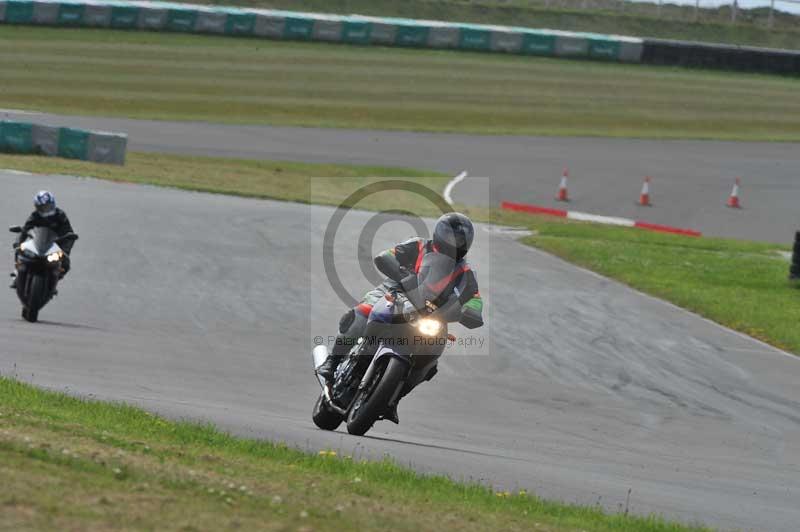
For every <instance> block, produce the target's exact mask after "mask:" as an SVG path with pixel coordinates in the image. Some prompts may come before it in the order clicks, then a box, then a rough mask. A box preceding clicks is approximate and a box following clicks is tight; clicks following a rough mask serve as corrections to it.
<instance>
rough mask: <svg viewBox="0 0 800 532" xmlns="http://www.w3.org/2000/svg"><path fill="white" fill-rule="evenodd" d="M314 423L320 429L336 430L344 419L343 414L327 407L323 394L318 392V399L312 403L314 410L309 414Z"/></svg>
mask: <svg viewBox="0 0 800 532" xmlns="http://www.w3.org/2000/svg"><path fill="white" fill-rule="evenodd" d="M311 419H313V420H314V424H315V425H316V426H318V427H319V428H321V429H322V430H336V428H337V427H338V426H339V425H341V424H342V421H344V416H343V415H341V414H339V413H338V412H334V411H333V410H331V409H329V408H328V405H327V404H326V399H325V394H319V399H317V403H316V404H315V405H314V412H313V413H312V414H311Z"/></svg>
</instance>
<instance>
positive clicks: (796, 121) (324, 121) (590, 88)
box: [0, 26, 800, 141]
mask: <svg viewBox="0 0 800 532" xmlns="http://www.w3.org/2000/svg"><path fill="white" fill-rule="evenodd" d="M0 40H2V41H3V42H4V44H5V45H4V46H3V47H2V48H0V71H2V72H3V82H2V83H0V108H17V109H29V110H38V111H53V112H58V113H65V114H87V115H104V116H128V117H135V118H153V119H164V120H169V119H175V120H207V121H214V122H229V123H230V122H234V123H250V124H276V125H301V126H324V127H352V128H377V129H406V130H423V131H458V132H470V133H496V134H535V135H569V136H572V135H587V136H620V137H652V138H707V139H711V138H717V139H747V140H787V141H796V140H800V79H791V78H781V77H775V76H764V75H753V74H734V73H726V72H704V71H699V70H686V69H675V68H656V67H646V66H640V65H620V64H607V63H599V62H588V61H567V60H559V59H544V58H532V57H520V56H499V55H493V54H480V53H463V52H447V51H423V50H407V49H396V48H370V47H355V46H341V45H339V46H337V45H327V44H314V43H289V42H274V41H265V40H255V39H231V38H224V37H210V36H193V35H176V34H157V33H141V32H122V31H105V30H68V29H50V28H29V27H12V26H0Z"/></svg>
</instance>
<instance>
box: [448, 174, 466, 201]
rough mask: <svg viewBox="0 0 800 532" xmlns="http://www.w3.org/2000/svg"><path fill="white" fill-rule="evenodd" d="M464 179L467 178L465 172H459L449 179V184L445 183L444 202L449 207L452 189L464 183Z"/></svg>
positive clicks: (451, 199)
mask: <svg viewBox="0 0 800 532" xmlns="http://www.w3.org/2000/svg"><path fill="white" fill-rule="evenodd" d="M466 177H467V172H466V171H464V172H461V173H460V174H458V175H457V176H455V177H454V178H453V179H451V180H450V182H449V183H447V186H446V187H444V200H445V201H446V202H447V203H449V204H450V205H452V204H453V196H451V194H452V193H453V187H455V186H456V185H457V184H459V183H461V182H462V181H464V179H465V178H466Z"/></svg>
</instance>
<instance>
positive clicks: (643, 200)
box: [639, 176, 652, 207]
mask: <svg viewBox="0 0 800 532" xmlns="http://www.w3.org/2000/svg"><path fill="white" fill-rule="evenodd" d="M639 205H641V206H642V207H651V206H652V205H651V203H650V177H649V176H648V177H645V178H644V184H643V185H642V193H641V194H640V195H639Z"/></svg>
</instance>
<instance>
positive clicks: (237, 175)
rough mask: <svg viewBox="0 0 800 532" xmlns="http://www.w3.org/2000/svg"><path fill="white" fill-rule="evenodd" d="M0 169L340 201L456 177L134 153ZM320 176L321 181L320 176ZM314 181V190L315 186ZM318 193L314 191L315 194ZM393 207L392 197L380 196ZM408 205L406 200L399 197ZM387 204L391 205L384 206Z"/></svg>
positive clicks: (440, 184)
mask: <svg viewBox="0 0 800 532" xmlns="http://www.w3.org/2000/svg"><path fill="white" fill-rule="evenodd" d="M0 168H6V169H11V170H23V171H27V172H33V173H35V174H68V175H78V176H86V177H96V178H99V179H106V180H108V181H115V182H118V183H120V182H122V183H139V184H147V185H158V186H165V187H174V188H182V189H185V190H193V191H197V192H211V193H215V194H229V195H235V196H245V197H252V198H262V199H278V200H285V201H296V202H300V203H308V202H309V201H311V200H312V199H313V203H320V204H326V205H338V204H339V203H340V202H341V200H342V199H344V198H345V195H346V194H349V193H351V192H353V191H355V190H357V189H358V188H360V187H362V186H364V185H367V184H369V183H371V182H374V181H377V180H381V179H385V178H391V177H403V178H409V179H414V180H415V181H417V182H419V183H422V184H424V185H425V186H428V187H430V188H433V189H435V190H441V189H443V188H444V186H445V184H446V183H447V181H448V180H449V179H450V178H449V177H447V176H445V175H444V174H441V173H438V172H432V171H426V170H415V169H411V168H392V167H381V166H356V165H344V164H313V163H298V162H291V161H257V160H246V159H228V158H222V157H195V156H190V155H170V154H159V153H137V152H129V153H128V155H127V160H126V163H125V166H114V165H105V164H96V163H91V162H84V161H71V160H68V159H60V158H56V157H42V156H33V155H8V154H0ZM317 177H318V179H317ZM312 182H313V185H314V186H313V189H312V187H311V184H312ZM312 192H313V194H312ZM378 199H379V200H380V202H381V203H380V205H381V208H388V206H387V205H391V204H388V201H389V198H380V197H379V198H378ZM398 201H400V202H401V203H402V205H406V203H405V201H404V200H403V198H398ZM384 203H386V204H387V205H384Z"/></svg>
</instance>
